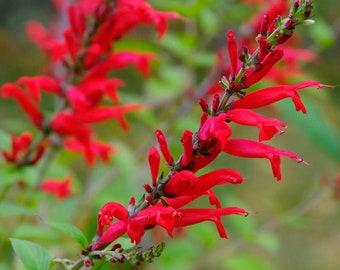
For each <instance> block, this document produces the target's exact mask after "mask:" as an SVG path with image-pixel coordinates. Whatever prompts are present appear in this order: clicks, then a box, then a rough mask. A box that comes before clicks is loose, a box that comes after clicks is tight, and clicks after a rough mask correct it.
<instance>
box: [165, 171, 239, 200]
mask: <svg viewBox="0 0 340 270" xmlns="http://www.w3.org/2000/svg"><path fill="white" fill-rule="evenodd" d="M242 181H243V178H242V176H241V175H240V173H239V172H237V171H236V170H233V169H220V170H215V171H212V172H210V173H206V174H204V175H202V176H195V175H194V173H193V172H191V171H187V170H183V171H180V172H178V173H175V174H173V176H172V177H171V179H170V180H169V182H168V183H167V184H166V186H165V189H164V191H165V192H166V193H167V194H169V195H173V196H195V195H200V194H203V193H204V192H206V191H207V190H209V189H211V188H213V187H214V186H216V185H221V184H227V183H231V184H240V183H242Z"/></svg>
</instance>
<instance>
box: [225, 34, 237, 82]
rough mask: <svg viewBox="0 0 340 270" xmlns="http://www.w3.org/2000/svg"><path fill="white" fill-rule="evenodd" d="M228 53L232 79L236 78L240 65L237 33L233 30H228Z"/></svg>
mask: <svg viewBox="0 0 340 270" xmlns="http://www.w3.org/2000/svg"><path fill="white" fill-rule="evenodd" d="M227 37H228V43H227V46H228V53H229V59H230V68H231V77H232V78H235V76H236V72H237V63H238V52H237V42H236V38H235V33H234V32H233V31H232V30H228V33H227Z"/></svg>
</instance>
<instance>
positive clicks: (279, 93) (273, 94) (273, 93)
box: [231, 81, 331, 113]
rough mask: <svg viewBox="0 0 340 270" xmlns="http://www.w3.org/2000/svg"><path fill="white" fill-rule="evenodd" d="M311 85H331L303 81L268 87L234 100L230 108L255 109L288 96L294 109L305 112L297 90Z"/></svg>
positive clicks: (318, 86) (320, 86) (319, 86)
mask: <svg viewBox="0 0 340 270" xmlns="http://www.w3.org/2000/svg"><path fill="white" fill-rule="evenodd" d="M311 86H314V87H317V88H322V87H331V86H329V85H325V84H321V83H319V82H317V81H305V82H301V83H297V84H292V85H279V86H273V87H268V88H264V89H261V90H257V91H254V92H251V93H249V94H246V95H245V96H244V98H242V99H238V100H235V101H234V102H233V103H232V105H231V108H232V109H237V108H243V109H255V108H260V107H264V106H267V105H269V104H272V103H274V102H277V101H279V100H281V99H284V98H287V97H290V98H291V99H292V101H293V103H294V105H295V108H296V111H302V112H303V113H306V108H305V106H304V105H303V103H302V101H301V99H300V96H299V94H298V93H297V91H298V90H300V89H303V88H306V87H311Z"/></svg>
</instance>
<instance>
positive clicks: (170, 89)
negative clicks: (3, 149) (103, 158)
mask: <svg viewBox="0 0 340 270" xmlns="http://www.w3.org/2000/svg"><path fill="white" fill-rule="evenodd" d="M150 2H151V3H152V4H153V6H154V7H156V8H158V9H161V10H167V11H170V10H171V11H177V12H179V13H180V14H181V15H183V16H184V17H187V18H189V21H188V22H186V23H183V22H171V23H170V27H169V32H168V34H167V35H166V36H165V37H164V38H163V39H162V40H161V41H160V42H158V41H157V38H156V34H155V31H154V29H153V28H152V26H147V27H145V28H144V27H141V28H138V29H137V30H135V31H133V32H132V33H131V34H130V35H129V38H128V39H127V40H124V41H123V42H120V43H118V44H116V46H117V48H138V49H142V50H151V51H154V52H156V53H158V55H159V56H158V60H157V61H156V62H155V63H154V64H153V67H152V74H151V76H150V78H148V79H147V80H145V79H144V78H143V77H142V76H141V75H140V74H139V73H138V72H137V71H136V70H135V69H134V68H127V69H126V70H124V71H121V72H118V73H115V74H114V76H117V77H119V78H122V79H123V80H125V81H126V86H125V87H124V88H122V89H121V91H120V96H121V97H122V102H124V103H125V102H129V101H137V102H140V103H142V104H147V105H148V108H149V109H148V110H146V111H145V112H141V113H134V114H130V115H129V122H130V130H129V131H128V132H126V133H125V132H123V131H121V130H120V129H119V128H117V123H116V122H114V121H110V122H108V123H105V124H102V125H98V126H97V130H98V137H99V138H100V139H104V140H108V141H111V142H113V143H114V144H115V145H116V146H117V147H118V148H119V149H120V150H119V151H120V152H119V154H117V155H115V156H114V157H113V158H112V161H111V163H110V164H108V165H105V164H104V165H103V164H100V163H98V165H96V166H95V167H94V168H86V166H84V162H83V160H82V159H79V158H78V157H77V156H75V155H71V154H68V153H65V152H63V153H62V154H60V155H58V156H57V157H56V159H55V161H54V163H53V165H52V166H50V167H49V168H48V170H47V173H48V174H49V175H52V176H54V177H64V176H65V175H67V174H71V175H72V176H74V177H75V179H76V180H75V182H74V188H75V190H76V194H75V195H74V196H73V197H71V198H69V199H66V200H64V201H58V202H56V201H55V200H54V198H51V197H49V196H45V195H41V194H40V195H34V199H32V198H30V206H31V207H32V208H34V209H37V210H38V212H39V216H38V217H37V216H34V215H33V216H28V217H26V216H24V217H23V216H20V218H18V216H16V214H15V213H14V214H13V216H11V215H8V214H7V215H4V216H1V215H0V218H1V225H0V236H1V241H2V243H1V246H0V249H1V252H0V253H1V255H0V268H1V269H20V267H22V266H21V264H20V262H18V259H17V258H15V257H13V253H12V251H11V246H10V244H9V242H8V240H6V239H7V238H8V237H15V238H22V239H29V240H32V241H34V242H37V243H39V244H41V245H44V246H46V247H48V249H49V251H50V254H51V255H52V256H61V257H63V256H64V257H69V258H70V259H75V258H77V254H79V251H80V249H81V248H80V246H78V245H77V244H76V243H74V241H73V240H72V239H70V238H68V237H67V236H64V235H61V234H60V233H57V232H55V231H53V230H52V229H51V228H49V227H48V226H46V224H45V222H47V221H54V222H57V221H60V222H70V223H73V224H75V225H77V226H79V227H80V228H81V229H82V230H83V231H84V232H85V233H86V235H87V236H88V238H89V240H90V239H91V237H92V236H93V233H94V230H95V226H96V215H97V211H98V209H99V208H100V207H101V206H102V205H103V204H104V203H105V202H108V201H119V202H121V203H123V204H127V203H128V201H129V199H130V197H131V196H135V197H136V198H137V199H138V198H139V196H140V195H141V194H142V189H141V185H142V184H143V183H145V182H149V181H150V180H149V170H148V167H147V152H148V149H149V147H150V146H151V145H156V142H155V138H154V135H153V131H154V130H156V129H162V130H164V133H165V134H166V135H167V137H168V138H169V141H170V143H171V149H172V151H173V153H174V155H175V156H176V157H178V155H179V154H180V151H181V144H180V142H179V138H180V136H181V134H182V132H183V130H184V129H191V130H197V128H198V123H199V120H198V119H199V117H200V111H199V108H198V105H196V103H195V102H194V101H193V100H191V99H190V96H192V92H193V91H198V89H200V88H202V87H203V86H202V85H203V84H204V81H203V79H204V78H205V76H206V74H207V73H208V72H209V69H210V67H211V66H213V65H214V63H215V53H214V52H215V51H216V49H219V48H221V47H223V46H224V45H225V32H226V31H227V30H228V29H229V28H233V29H234V30H235V32H237V31H239V26H240V24H241V23H242V22H244V21H245V20H247V19H248V18H250V17H251V16H252V14H253V13H254V10H256V9H255V8H253V7H251V6H249V5H245V4H241V3H240V1H227V0H224V1H222V0H215V1H208V0H197V1H194V0H191V1H190V0H184V1H180V0H171V1H156V0H153V1H150ZM0 10H1V12H0V85H1V84H3V83H5V82H9V81H15V80H16V79H18V78H19V77H20V76H23V75H32V76H33V75H37V74H39V73H41V72H42V71H43V70H44V63H45V58H44V57H43V55H42V54H41V53H40V52H39V51H38V50H37V49H36V47H35V46H34V45H33V44H32V43H31V41H30V40H29V39H28V38H27V37H26V35H25V32H24V28H25V24H26V22H27V21H28V20H30V19H35V20H38V21H40V22H42V23H44V24H45V25H47V24H48V23H49V21H50V19H51V18H54V17H55V13H54V8H53V6H52V5H51V4H50V3H49V1H45V0H43V1H38V0H30V1H19V0H14V1H0ZM338 14H340V2H338V1H332V2H331V1H317V2H316V10H315V15H314V19H315V21H316V23H315V24H314V25H312V26H309V27H301V28H299V29H298V30H297V33H298V35H299V36H300V37H301V39H302V40H301V45H300V47H302V48H308V49H311V50H313V51H314V52H316V53H317V56H318V59H317V61H315V62H313V63H309V64H308V65H305V66H303V68H305V70H307V73H306V75H304V76H303V77H301V79H299V81H302V80H305V79H315V80H319V81H321V82H322V83H326V84H330V85H338V84H340V75H339V63H340V42H339V37H340V17H339V15H338ZM301 96H302V99H303V101H304V103H305V105H306V107H307V114H306V115H303V114H302V113H297V112H295V110H294V107H293V105H292V103H291V101H289V100H287V101H282V102H280V103H279V104H278V105H277V106H275V107H274V108H271V110H270V111H263V112H264V113H265V114H267V115H270V116H272V113H273V112H274V114H275V117H278V118H279V119H281V120H282V121H284V122H285V123H286V124H288V126H289V128H288V130H287V132H286V133H285V134H284V135H282V136H278V137H276V138H274V139H273V140H272V141H270V142H269V143H270V144H271V145H273V146H275V147H278V148H282V149H287V150H290V151H294V152H296V153H298V154H299V155H300V156H301V157H303V158H304V159H305V160H306V161H308V162H309V163H311V164H312V167H306V166H304V165H302V164H296V163H295V162H293V161H291V160H288V159H285V158H283V159H282V175H283V177H282V180H281V182H276V181H275V179H274V178H273V176H272V173H271V170H270V165H269V162H268V161H267V160H255V159H254V160H250V159H240V158H234V157H230V156H227V155H221V156H220V157H219V158H218V159H217V160H216V161H215V162H214V164H213V165H212V166H210V167H209V168H208V169H209V170H213V169H214V168H222V167H231V168H235V169H238V170H239V171H240V172H241V173H242V175H244V176H245V177H246V178H247V179H246V181H245V182H244V183H243V184H242V185H238V186H231V185H230V186H225V187H218V188H217V189H216V192H217V194H218V196H219V198H220V199H221V202H222V204H223V205H224V206H229V205H230V206H231V205H235V206H240V207H244V208H246V209H248V210H251V211H255V212H256V214H254V215H251V216H249V217H247V218H242V217H234V216H231V217H226V218H224V219H223V220H224V224H225V227H226V229H227V232H228V234H229V240H221V239H219V238H218V234H217V231H216V229H215V226H214V224H209V223H204V224H198V225H195V226H192V227H190V228H187V229H185V231H182V232H180V233H179V236H178V237H176V239H175V240H171V239H168V238H167V237H165V236H164V237H165V241H166V248H165V250H164V252H163V255H162V256H161V257H160V258H158V259H156V261H155V263H153V264H145V265H144V266H143V267H144V268H143V267H142V269H161V270H167V269H177V270H182V269H183V270H188V269H195V270H196V269H202V270H203V269H227V270H244V269H249V270H259V269H261V270H263V269H281V270H285V269H301V270H307V269H308V270H318V269H334V270H335V269H340V259H339V256H338V252H339V250H340V230H339V224H340V201H339V200H336V199H335V198H334V196H333V191H334V190H333V186H332V184H334V182H333V180H334V179H335V178H336V176H337V175H338V174H339V173H340V117H339V116H340V108H339V105H338V104H339V102H340V94H339V87H338V88H334V89H321V90H315V89H306V90H303V91H301ZM50 106H52V101H51V100H47V102H46V103H44V105H43V108H45V109H47V110H48V109H49V107H50ZM0 115H1V117H0V129H1V132H2V133H5V134H9V133H12V132H21V131H23V130H26V129H31V127H30V125H29V123H27V121H26V119H25V117H23V116H22V113H21V111H20V110H18V107H17V106H16V104H15V102H13V101H12V100H8V99H5V100H0ZM33 132H35V131H34V130H33ZM233 136H234V137H247V138H253V139H255V138H256V136H257V130H256V129H252V128H243V127H239V126H235V128H234V135H233ZM1 145H5V143H4V142H2V143H1ZM69 164H71V165H70V166H69ZM1 166H2V167H1V168H0V169H4V166H5V165H4V164H1ZM163 169H165V170H166V167H165V166H164V167H163ZM27 174H30V172H28V173H27ZM33 174H34V173H33ZM31 177H32V178H34V177H36V175H33V176H31ZM0 181H5V180H4V179H0ZM0 184H1V183H0ZM15 192H20V190H16V189H13V190H12V193H13V194H14V195H13V196H12V197H11V198H15V199H18V197H20V198H21V201H23V202H25V200H27V197H29V196H27V195H22V194H21V195H15ZM32 196H33V195H31V197H32ZM23 197H24V199H23ZM41 202H44V204H42V203H41ZM205 204H206V200H205V199H204V198H203V199H202V200H200V201H199V202H196V203H195V204H194V206H196V207H197V206H198V205H199V206H202V205H205ZM9 227H11V228H12V229H11V230H8V228H9ZM164 235H165V234H164ZM145 238H146V240H145V243H143V244H144V245H145V246H148V245H150V244H151V241H152V237H151V234H148V235H147V236H146V237H145ZM157 239H162V237H160V236H159V235H158V236H157ZM113 268H117V269H129V267H128V266H123V265H116V266H113ZM131 268H132V267H131ZM131 268H130V269H131ZM101 269H110V267H109V266H104V267H103V268H101ZM139 269H141V268H139Z"/></svg>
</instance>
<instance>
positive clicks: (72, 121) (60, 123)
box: [51, 112, 92, 140]
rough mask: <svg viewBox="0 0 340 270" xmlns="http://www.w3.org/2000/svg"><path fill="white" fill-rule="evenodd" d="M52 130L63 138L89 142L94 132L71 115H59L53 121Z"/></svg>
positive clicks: (64, 113)
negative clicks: (74, 138) (73, 137)
mask: <svg viewBox="0 0 340 270" xmlns="http://www.w3.org/2000/svg"><path fill="white" fill-rule="evenodd" d="M51 127H52V129H53V130H54V131H55V132H57V133H59V135H61V136H76V137H77V138H83V139H86V140H88V139H89V137H90V135H91V133H92V130H91V129H90V128H88V127H86V126H84V125H82V123H81V122H79V121H77V118H76V117H75V116H74V115H73V114H71V113H66V112H63V113H59V114H57V115H56V116H55V117H54V118H53V119H52V120H51Z"/></svg>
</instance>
